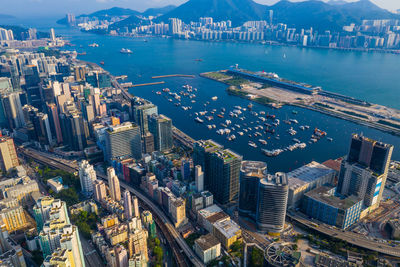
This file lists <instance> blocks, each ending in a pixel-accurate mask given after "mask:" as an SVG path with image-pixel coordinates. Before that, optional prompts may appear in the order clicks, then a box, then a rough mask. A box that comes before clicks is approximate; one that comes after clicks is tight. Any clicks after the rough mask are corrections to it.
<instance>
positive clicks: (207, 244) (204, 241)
mask: <svg viewBox="0 0 400 267" xmlns="http://www.w3.org/2000/svg"><path fill="white" fill-rule="evenodd" d="M194 242H195V243H196V244H197V245H198V246H199V247H200V248H201V249H202V250H203V251H205V250H208V249H210V248H212V247H215V246H217V245H218V244H220V243H219V241H218V239H217V238H216V237H215V236H213V235H212V234H207V235H203V236H201V237H199V238H198V239H196V240H195V241H194Z"/></svg>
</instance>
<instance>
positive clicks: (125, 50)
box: [119, 48, 133, 54]
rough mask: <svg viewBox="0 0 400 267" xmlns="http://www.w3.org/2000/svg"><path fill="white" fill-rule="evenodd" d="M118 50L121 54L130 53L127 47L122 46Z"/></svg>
mask: <svg viewBox="0 0 400 267" xmlns="http://www.w3.org/2000/svg"><path fill="white" fill-rule="evenodd" d="M119 52H120V53H121V54H132V53H133V52H132V50H130V49H128V48H122V49H121V50H119Z"/></svg>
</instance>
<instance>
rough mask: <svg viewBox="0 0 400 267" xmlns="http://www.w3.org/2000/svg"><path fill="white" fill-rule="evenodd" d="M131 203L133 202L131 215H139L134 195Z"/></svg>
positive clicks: (136, 199) (137, 203)
mask: <svg viewBox="0 0 400 267" xmlns="http://www.w3.org/2000/svg"><path fill="white" fill-rule="evenodd" d="M132 203H133V216H135V217H140V213H139V202H138V198H137V197H136V196H132Z"/></svg>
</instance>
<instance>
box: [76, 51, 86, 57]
mask: <svg viewBox="0 0 400 267" xmlns="http://www.w3.org/2000/svg"><path fill="white" fill-rule="evenodd" d="M77 55H78V56H84V55H86V52H81V53H77Z"/></svg>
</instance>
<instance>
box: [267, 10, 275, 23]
mask: <svg viewBox="0 0 400 267" xmlns="http://www.w3.org/2000/svg"><path fill="white" fill-rule="evenodd" d="M268 18H269V25H272V23H273V19H274V11H273V10H269V11H268Z"/></svg>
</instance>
